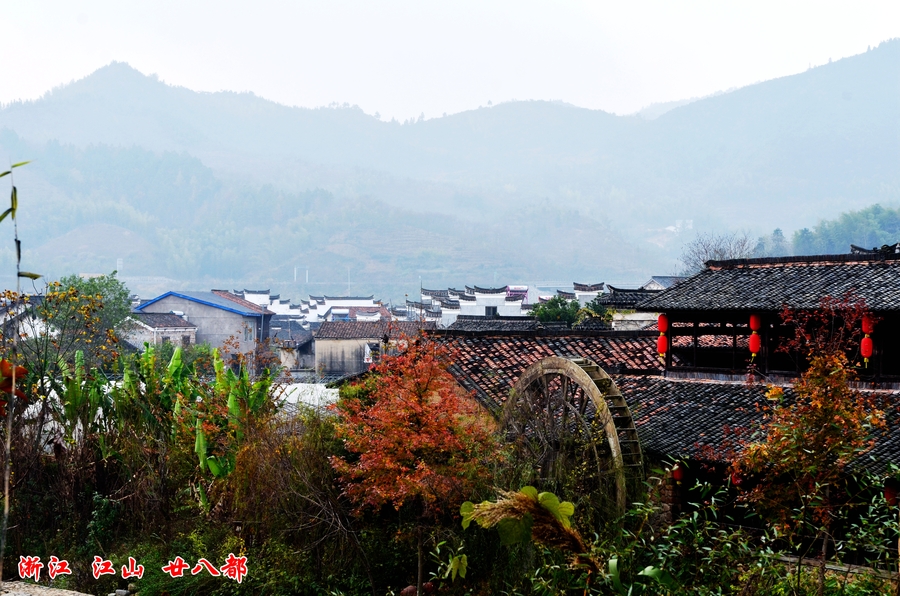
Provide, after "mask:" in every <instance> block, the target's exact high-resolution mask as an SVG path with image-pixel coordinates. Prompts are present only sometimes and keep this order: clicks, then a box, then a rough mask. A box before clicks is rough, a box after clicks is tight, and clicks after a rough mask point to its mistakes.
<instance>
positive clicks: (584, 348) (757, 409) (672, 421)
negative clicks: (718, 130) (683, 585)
mask: <svg viewBox="0 0 900 596" xmlns="http://www.w3.org/2000/svg"><path fill="white" fill-rule="evenodd" d="M898 288H900V254H897V253H895V252H881V251H866V252H861V251H855V252H854V253H851V254H846V255H819V256H811V257H781V258H766V259H744V260H735V261H720V262H716V261H711V262H709V263H707V266H706V268H705V269H704V270H703V271H702V272H700V273H699V274H697V275H695V276H692V277H690V278H688V279H684V280H680V281H679V283H676V284H672V285H670V286H669V287H668V288H667V289H662V290H655V291H654V290H651V289H647V288H645V289H641V290H640V293H643V300H642V301H638V302H635V301H634V299H635V298H636V296H635V294H637V293H638V291H637V290H636V291H633V292H629V291H626V292H625V293H624V296H623V295H621V293H620V296H619V297H617V298H626V297H627V300H628V302H629V303H630V305H631V306H632V308H635V309H636V310H638V311H639V312H643V313H645V314H647V315H652V316H653V317H654V324H653V325H652V327H651V328H646V329H641V330H631V331H625V330H622V329H613V330H571V329H568V330H567V329H553V328H538V329H515V330H504V329H499V328H498V329H493V330H480V329H465V328H463V329H456V330H454V329H447V330H436V331H433V332H430V335H431V336H432V337H434V338H435V339H436V340H437V341H440V342H442V343H444V344H445V345H447V346H448V347H449V348H450V349H451V350H452V351H453V354H454V357H453V363H452V364H451V366H450V369H449V370H450V372H451V374H453V376H454V378H456V380H457V382H458V383H459V384H460V385H461V386H462V387H463V388H464V389H466V390H469V391H472V392H473V393H474V395H475V396H476V398H477V399H478V400H479V401H480V402H481V403H482V404H483V405H484V406H485V407H486V408H487V409H488V410H489V411H492V412H494V413H495V414H496V415H497V416H500V415H501V414H502V413H504V412H506V411H507V410H508V409H509V408H510V407H512V406H510V403H511V402H510V399H511V397H512V396H521V393H518V394H517V393H515V392H514V389H516V388H517V386H518V385H519V383H520V381H521V380H522V378H523V374H525V373H526V371H534V367H535V366H537V367H540V368H543V367H546V368H547V370H552V369H553V367H556V366H558V363H560V362H564V363H569V364H570V365H571V366H572V367H574V368H575V369H579V370H583V371H585V372H588V373H589V374H590V378H589V382H588V385H591V384H594V383H598V384H599V383H600V382H601V381H603V382H604V383H608V384H606V385H602V387H605V389H603V391H606V392H609V391H610V388H611V387H614V388H615V389H614V391H613V393H612V394H613V395H621V399H622V402H620V403H618V404H617V403H613V402H612V401H610V402H609V408H610V412H611V413H612V414H613V418H615V422H616V425H617V428H618V427H619V425H620V422H621V428H623V429H624V428H631V425H633V428H634V429H635V432H636V435H637V438H638V439H639V444H640V449H641V452H642V453H643V457H644V458H645V459H647V460H650V461H656V462H672V461H678V460H682V461H688V462H689V461H692V460H693V461H697V460H700V461H704V462H706V463H709V459H708V458H709V456H710V454H711V453H716V452H721V451H722V450H723V449H725V448H726V447H727V445H728V444H729V441H730V440H732V439H733V436H732V435H731V434H729V433H730V432H733V429H735V428H738V429H748V430H749V429H753V428H755V427H756V426H757V425H759V424H760V423H761V422H762V420H763V418H762V412H763V406H764V405H765V404H766V403H767V400H766V393H767V390H768V385H770V384H776V385H780V386H782V387H783V388H784V390H785V396H786V397H785V399H788V400H790V399H792V396H793V390H792V385H793V382H794V381H795V380H796V379H797V377H798V375H799V374H800V372H801V371H802V370H803V365H804V364H803V362H802V358H801V357H798V356H797V354H793V355H792V354H790V353H786V352H783V351H780V350H778V349H777V348H778V346H780V345H782V343H783V342H784V340H785V339H786V338H787V337H789V336H790V335H792V333H793V330H792V329H791V328H789V326H787V325H785V324H784V323H783V322H782V320H781V318H780V314H781V312H782V310H783V309H784V308H785V307H789V308H794V309H806V310H811V309H816V308H818V307H819V305H820V301H821V300H822V299H823V298H824V297H826V296H830V297H835V298H841V297H844V296H850V297H852V298H853V299H861V300H864V301H865V304H866V306H867V307H868V309H869V310H870V312H871V313H872V315H873V320H874V321H875V322H874V323H871V325H872V328H869V329H867V330H865V331H866V333H868V335H869V339H870V340H871V344H869V347H868V348H866V351H865V352H859V353H856V354H851V355H850V356H851V358H852V361H853V362H856V363H857V367H856V368H857V374H858V377H859V383H858V388H859V390H861V391H863V392H864V393H867V394H870V395H872V396H873V397H874V398H876V399H877V400H878V403H879V404H880V407H882V408H883V409H884V410H885V412H886V419H887V421H888V429H887V431H886V432H885V433H883V434H879V435H878V436H877V437H875V446H874V448H873V450H872V451H871V452H869V453H868V454H867V458H866V460H865V461H861V462H860V465H862V466H864V467H866V468H868V469H870V470H872V471H874V472H876V473H883V472H884V471H885V470H886V469H887V466H888V464H889V463H890V462H897V461H900V424H898V423H897V414H898V410H900V347H898V346H896V345H895V343H896V342H892V341H891V338H892V337H893V336H894V335H895V333H894V331H896V330H898V329H900V292H898V290H897V289H898ZM617 292H619V291H618V290H617V289H616V288H612V289H611V292H610V293H611V294H613V295H615V294H616V293H617ZM660 314H661V317H658V315H660ZM663 330H665V334H664V335H662V338H661V331H663ZM862 331H863V330H862V329H860V333H861V334H862ZM754 336H755V337H756V339H751V338H753V337H754ZM660 353H662V356H660ZM604 375H606V376H608V379H609V381H608V382H607V381H604V379H605V378H606V376H604ZM748 375H751V379H755V381H754V382H748ZM547 378H548V384H545V385H543V387H544V389H543V391H544V392H548V391H549V392H553V391H559V390H560V388H563V389H562V390H563V391H568V392H569V397H572V396H575V397H576V398H577V396H578V395H579V393H578V392H579V391H581V389H578V388H577V389H575V390H574V392H573V390H572V389H571V385H570V384H568V383H563V384H561V385H560V384H558V383H557V384H556V385H554V384H553V383H554V381H553V380H552V379H553V377H552V375H551V376H549V377H547ZM585 378H588V377H585ZM595 379H596V381H595ZM609 383H611V384H612V385H610V384H609ZM539 386H540V385H539ZM598 386H601V385H598ZM554 387H556V389H554ZM566 387H569V388H568V389H564V388H566ZM587 388H589V387H585V390H586V389H587ZM520 390H521V388H520ZM607 395H609V393H607ZM519 398H520V397H516V399H519ZM607 399H610V398H607ZM626 406H627V407H626ZM626 414H627V416H626ZM551 418H552V415H551ZM616 440H617V441H624V442H623V443H622V444H623V445H627V444H629V442H631V441H633V440H634V439H633V438H632V437H631V436H630V435H628V433H624V434H623V433H622V432H618V437H617V439H616ZM623 449H624V447H623ZM688 468H689V469H692V470H701V469H702V468H701V467H699V466H690V465H689V466H688ZM669 481H671V478H670V479H669V480H667V482H669ZM672 482H674V481H672ZM669 488H671V489H672V490H671V491H670V492H669V493H667V494H669V496H670V497H671V499H673V501H672V505H673V507H674V506H678V505H679V503H680V501H679V499H683V498H684V495H683V494H681V493H679V492H678V490H676V488H675V484H672V485H671V486H670V487H669ZM667 498H669V497H667Z"/></svg>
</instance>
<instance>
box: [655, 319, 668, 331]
mask: <svg viewBox="0 0 900 596" xmlns="http://www.w3.org/2000/svg"><path fill="white" fill-rule="evenodd" d="M656 324H657V326H658V327H659V332H660V333H665V332H666V331H668V330H669V317H667V316H666V315H659V318H658V319H656Z"/></svg>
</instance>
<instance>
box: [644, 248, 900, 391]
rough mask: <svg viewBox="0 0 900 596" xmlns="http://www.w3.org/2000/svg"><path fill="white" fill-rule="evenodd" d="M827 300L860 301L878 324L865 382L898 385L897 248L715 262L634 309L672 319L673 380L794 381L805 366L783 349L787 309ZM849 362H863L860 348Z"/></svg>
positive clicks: (669, 358) (669, 364)
mask: <svg viewBox="0 0 900 596" xmlns="http://www.w3.org/2000/svg"><path fill="white" fill-rule="evenodd" d="M823 297H831V298H835V299H842V298H845V297H847V298H849V299H851V300H859V301H863V302H864V303H865V305H866V307H867V308H868V309H869V311H870V312H871V313H872V314H873V315H875V317H876V319H877V320H878V323H877V325H876V328H875V330H874V333H873V334H872V339H873V343H874V346H875V349H874V354H873V356H872V358H870V361H869V363H868V365H867V366H865V367H860V369H859V376H860V380H861V381H867V382H873V383H882V384H892V383H897V382H900V343H898V342H896V341H894V338H895V337H896V336H897V332H898V331H900V254H897V253H895V252H893V251H889V252H888V251H885V252H882V251H867V252H865V253H863V252H854V253H850V254H844V255H818V256H804V257H779V258H764V259H740V260H732V261H710V262H708V263H707V267H706V269H704V270H703V271H702V272H700V273H698V274H697V275H695V276H693V277H691V278H689V279H686V280H684V281H682V282H681V283H679V284H677V285H675V286H673V287H671V288H669V289H668V290H665V291H663V292H661V293H659V294H658V295H656V296H654V297H652V298H650V299H648V300H645V301H643V302H641V303H640V304H639V305H638V306H637V308H638V309H639V310H643V311H651V312H658V313H662V314H664V315H665V316H666V317H667V320H668V323H669V327H670V328H669V330H668V332H667V334H666V335H667V336H668V338H669V339H668V347H669V349H668V350H667V352H666V357H665V374H666V376H668V377H678V376H694V377H702V376H705V375H715V376H714V377H712V378H720V379H723V378H727V377H728V376H729V375H733V376H735V377H738V376H740V377H744V376H746V374H747V373H748V371H749V370H750V369H751V368H752V369H753V370H755V371H757V372H758V373H759V375H760V376H762V377H765V378H773V379H777V378H779V377H784V378H788V379H790V378H792V377H796V376H797V375H798V374H799V372H800V371H802V370H803V368H804V364H805V363H804V361H803V359H802V357H801V356H800V355H798V354H794V353H788V352H785V351H784V350H779V349H778V348H779V346H783V345H784V343H785V341H786V340H787V339H788V338H791V337H793V335H794V328H793V327H792V326H789V325H785V324H784V323H783V322H782V317H781V315H782V312H783V311H784V309H785V307H787V308H791V309H800V310H813V309H816V308H817V307H819V306H820V304H821V301H822V299H823ZM752 315H755V316H756V317H758V320H759V321H760V329H759V330H758V334H759V336H760V337H759V340H760V350H759V353H758V354H757V355H756V356H755V357H753V356H752V355H751V352H750V345H749V339H750V336H751V334H752V333H753V331H752V330H751V328H750V318H751V316H752ZM850 357H851V359H854V360H858V361H860V362H862V358H861V356H860V354H859V353H858V351H857V352H856V353H854V354H850Z"/></svg>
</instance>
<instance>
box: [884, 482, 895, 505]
mask: <svg viewBox="0 0 900 596" xmlns="http://www.w3.org/2000/svg"><path fill="white" fill-rule="evenodd" d="M884 500H885V501H887V502H888V505H890V506H892V507H893V506H895V505H896V504H897V482H896V481H894V480H893V479H889V480H888V481H887V482H885V484H884Z"/></svg>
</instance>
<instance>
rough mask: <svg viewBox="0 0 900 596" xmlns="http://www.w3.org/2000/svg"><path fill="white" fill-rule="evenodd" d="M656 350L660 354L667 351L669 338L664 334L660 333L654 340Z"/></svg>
mask: <svg viewBox="0 0 900 596" xmlns="http://www.w3.org/2000/svg"><path fill="white" fill-rule="evenodd" d="M656 351H657V352H659V353H660V354H665V353H666V352H668V351H669V338H667V337H666V336H665V335H660V336H659V337H658V338H657V340H656Z"/></svg>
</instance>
